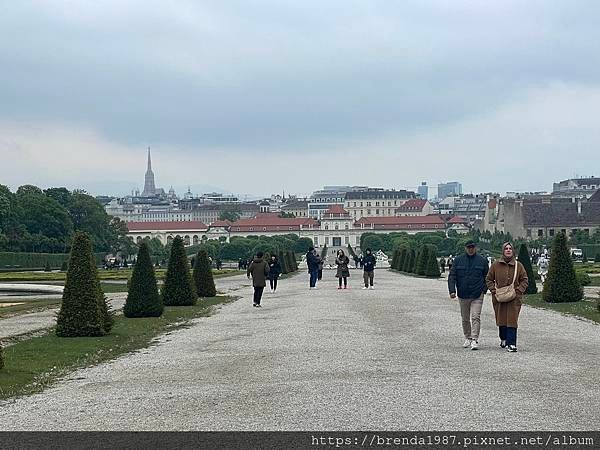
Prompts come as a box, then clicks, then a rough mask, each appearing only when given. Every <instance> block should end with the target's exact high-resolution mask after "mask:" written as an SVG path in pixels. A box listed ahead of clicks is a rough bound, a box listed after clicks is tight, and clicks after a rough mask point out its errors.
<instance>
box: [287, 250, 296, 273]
mask: <svg viewBox="0 0 600 450" xmlns="http://www.w3.org/2000/svg"><path fill="white" fill-rule="evenodd" d="M285 257H286V263H287V266H288V268H289V270H290V272H295V270H296V269H295V268H294V263H295V261H294V259H295V258H294V256H293V255H292V252H286V254H285Z"/></svg>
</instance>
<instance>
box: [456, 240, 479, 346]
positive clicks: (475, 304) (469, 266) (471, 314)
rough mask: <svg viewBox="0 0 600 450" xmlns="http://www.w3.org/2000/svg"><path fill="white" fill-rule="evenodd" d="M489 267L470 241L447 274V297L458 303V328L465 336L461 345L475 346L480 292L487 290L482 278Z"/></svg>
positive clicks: (476, 343) (476, 342)
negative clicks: (460, 323)
mask: <svg viewBox="0 0 600 450" xmlns="http://www.w3.org/2000/svg"><path fill="white" fill-rule="evenodd" d="M488 270H489V266H488V261H487V259H485V258H484V257H483V256H481V255H478V254H477V246H476V244H475V242H474V241H468V242H467V243H466V244H465V253H464V254H463V255H460V256H457V257H456V258H455V259H454V261H453V264H452V268H451V269H450V274H449V275H448V291H449V292H450V298H456V297H457V295H458V302H459V304H460V314H461V316H462V327H463V333H464V335H465V342H464V343H463V347H464V348H469V347H470V348H471V350H477V349H478V348H479V330H480V328H481V308H482V306H483V295H484V294H485V293H486V291H487V286H486V284H485V277H486V276H487V273H488Z"/></svg>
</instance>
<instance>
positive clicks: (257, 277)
mask: <svg viewBox="0 0 600 450" xmlns="http://www.w3.org/2000/svg"><path fill="white" fill-rule="evenodd" d="M263 256H264V255H263V252H258V253H257V254H256V257H255V258H254V260H253V261H252V262H251V263H250V265H249V266H248V271H247V272H246V275H247V276H248V279H250V276H252V286H253V287H254V303H253V304H252V306H255V307H257V308H259V307H260V300H261V298H262V294H263V291H264V290H265V286H266V285H267V276H268V275H269V265H268V264H267V262H266V261H265V260H264V259H263Z"/></svg>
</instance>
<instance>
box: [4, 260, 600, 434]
mask: <svg viewBox="0 0 600 450" xmlns="http://www.w3.org/2000/svg"><path fill="white" fill-rule="evenodd" d="M357 275H359V274H358V273H357V272H355V271H352V279H351V287H352V289H351V290H349V291H338V290H336V289H335V282H336V281H335V279H334V278H333V271H328V272H325V278H324V281H323V282H322V283H321V284H320V289H319V290H316V291H309V290H308V289H307V280H306V275H305V274H304V273H302V274H300V275H298V276H296V277H294V278H291V279H288V280H283V281H282V282H281V286H280V289H281V292H278V293H277V295H272V294H269V293H267V294H265V298H264V302H263V303H264V307H263V308H260V309H257V308H252V306H251V300H250V298H251V297H250V294H251V289H250V288H249V287H246V288H243V295H244V298H243V299H241V300H238V301H237V302H234V303H231V304H228V305H225V306H224V307H222V308H221V310H220V311H219V312H218V313H217V314H215V315H213V316H211V317H209V318H203V319H198V320H197V324H196V325H195V326H193V327H190V328H187V329H182V330H178V331H176V332H173V333H170V334H168V335H166V336H164V337H162V338H161V339H160V341H159V343H158V344H157V345H155V346H152V347H150V348H148V349H145V350H143V351H140V352H137V353H134V354H131V355H127V356H124V357H121V358H119V359H118V360H116V361H113V362H110V363H106V364H102V365H99V366H97V367H92V368H88V369H83V370H79V371H77V372H76V373H73V374H72V376H71V377H70V378H69V379H67V380H65V381H62V382H60V383H58V384H57V385H55V386H54V387H53V388H50V389H48V390H47V391H45V392H44V393H42V394H38V395H34V396H30V397H26V398H21V399H18V400H17V401H15V402H10V403H7V404H2V405H0V428H3V429H11V430H23V429H29V430H238V429H239V430H315V429H347V430H353V429H369V430H375V429H416V430H431V429H436V430H444V429H446V430H453V429H468V430H505V429H514V430H524V429H529V430H553V429H569V430H579V429H597V428H598V415H597V408H598V405H599V404H600V389H598V378H599V376H598V375H599V372H598V361H599V359H600V328H599V327H598V325H595V324H591V323H588V322H584V321H580V320H577V319H574V318H570V317H564V316H561V315H560V314H557V313H554V312H551V311H545V310H537V309H533V308H528V307H525V308H524V309H523V313H522V320H521V328H520V335H519V353H516V354H509V353H506V352H505V351H503V350H501V349H500V348H499V347H498V342H497V338H496V330H495V327H494V324H493V315H492V308H491V305H490V302H489V299H487V300H486V303H485V305H484V311H483V337H482V340H481V342H482V345H483V348H482V349H481V350H479V351H471V350H467V349H463V348H462V347H461V344H462V341H463V338H462V333H461V331H460V315H459V312H458V305H457V304H456V302H454V301H451V300H449V299H448V297H447V294H446V288H445V284H444V282H443V281H431V280H425V279H417V278H410V277H405V276H402V275H398V274H394V273H391V272H389V271H384V270H378V271H377V272H376V287H377V289H376V290H374V291H363V290H360V289H359V286H358V283H359V280H358V276H357ZM227 281H228V282H229V283H233V281H234V280H232V279H229V280H227ZM238 283H239V280H238ZM238 292H241V291H238Z"/></svg>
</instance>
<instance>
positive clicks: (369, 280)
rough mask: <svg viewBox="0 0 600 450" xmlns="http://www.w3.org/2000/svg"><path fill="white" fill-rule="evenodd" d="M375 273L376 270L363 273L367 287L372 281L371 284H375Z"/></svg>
mask: <svg viewBox="0 0 600 450" xmlns="http://www.w3.org/2000/svg"><path fill="white" fill-rule="evenodd" d="M374 275H375V271H373V270H372V271H371V272H366V271H365V272H364V273H363V280H364V282H365V287H369V283H371V286H373V276H374Z"/></svg>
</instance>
